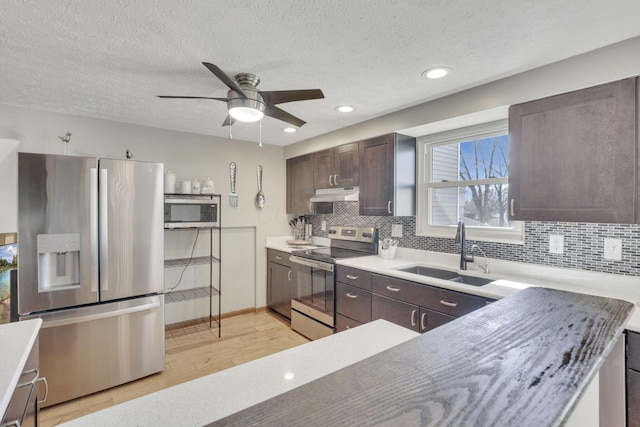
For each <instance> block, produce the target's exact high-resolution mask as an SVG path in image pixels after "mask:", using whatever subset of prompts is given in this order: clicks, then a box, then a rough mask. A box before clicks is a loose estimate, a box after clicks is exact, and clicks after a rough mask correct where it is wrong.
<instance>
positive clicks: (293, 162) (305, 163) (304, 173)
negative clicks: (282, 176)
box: [287, 154, 333, 215]
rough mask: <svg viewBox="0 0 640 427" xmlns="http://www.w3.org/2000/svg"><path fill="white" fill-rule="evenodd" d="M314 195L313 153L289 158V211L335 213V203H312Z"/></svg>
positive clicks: (298, 212)
mask: <svg viewBox="0 0 640 427" xmlns="http://www.w3.org/2000/svg"><path fill="white" fill-rule="evenodd" d="M313 195H314V188H313V154H307V155H304V156H299V157H294V158H291V159H287V213H288V214H296V215H312V214H331V213H333V203H331V202H323V203H311V202H310V201H309V199H310V198H311V197H312V196H313Z"/></svg>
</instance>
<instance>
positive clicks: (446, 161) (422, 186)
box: [417, 120, 524, 243]
mask: <svg viewBox="0 0 640 427" xmlns="http://www.w3.org/2000/svg"><path fill="white" fill-rule="evenodd" d="M418 147H419V148H418V149H419V151H418V152H419V157H418V174H419V175H418V176H420V177H422V179H420V181H419V182H418V212H417V234H418V235H423V236H436V237H451V238H453V236H454V234H455V228H456V224H457V223H458V221H459V220H462V221H464V223H465V226H466V229H467V236H468V238H470V239H474V240H487V241H501V242H513V243H523V242H524V235H523V226H522V223H521V222H518V221H509V217H508V210H507V209H508V186H509V175H508V162H509V135H508V131H507V122H506V120H501V121H498V122H492V123H487V124H482V125H476V126H471V127H467V128H462V129H456V130H452V131H448V132H443V133H439V134H436V135H428V136H425V137H422V138H418Z"/></svg>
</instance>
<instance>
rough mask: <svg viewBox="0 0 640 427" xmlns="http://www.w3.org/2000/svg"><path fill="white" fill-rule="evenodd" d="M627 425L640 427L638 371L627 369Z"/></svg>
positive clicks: (639, 378) (639, 383) (639, 379)
mask: <svg viewBox="0 0 640 427" xmlns="http://www.w3.org/2000/svg"><path fill="white" fill-rule="evenodd" d="M627 426H628V427H640V372H637V371H634V370H633V369H627Z"/></svg>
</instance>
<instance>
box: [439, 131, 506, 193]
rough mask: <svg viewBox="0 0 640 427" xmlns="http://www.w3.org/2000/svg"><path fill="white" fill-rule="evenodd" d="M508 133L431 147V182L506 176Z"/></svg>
mask: <svg viewBox="0 0 640 427" xmlns="http://www.w3.org/2000/svg"><path fill="white" fill-rule="evenodd" d="M508 158H509V136H508V135H500V136H495V137H490V138H482V139H477V140H471V141H463V142H454V143H451V144H444V145H435V146H432V147H431V182H447V181H449V182H451V181H467V180H471V179H486V178H506V177H507V176H508V167H507V164H508V162H507V160H508Z"/></svg>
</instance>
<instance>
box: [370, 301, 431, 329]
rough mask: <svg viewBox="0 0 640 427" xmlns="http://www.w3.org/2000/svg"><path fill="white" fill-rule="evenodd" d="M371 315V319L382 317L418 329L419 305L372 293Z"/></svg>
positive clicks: (408, 327)
mask: <svg viewBox="0 0 640 427" xmlns="http://www.w3.org/2000/svg"><path fill="white" fill-rule="evenodd" d="M371 315H372V317H373V320H377V319H384V320H388V321H389V322H391V323H395V324H396V325H400V326H404V327H405V328H407V329H411V330H414V331H416V332H418V331H419V330H420V307H418V306H417V305H413V304H409V303H406V302H403V301H399V300H396V299H391V298H387V297H383V296H380V295H375V294H374V295H373V297H372V298H371Z"/></svg>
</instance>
